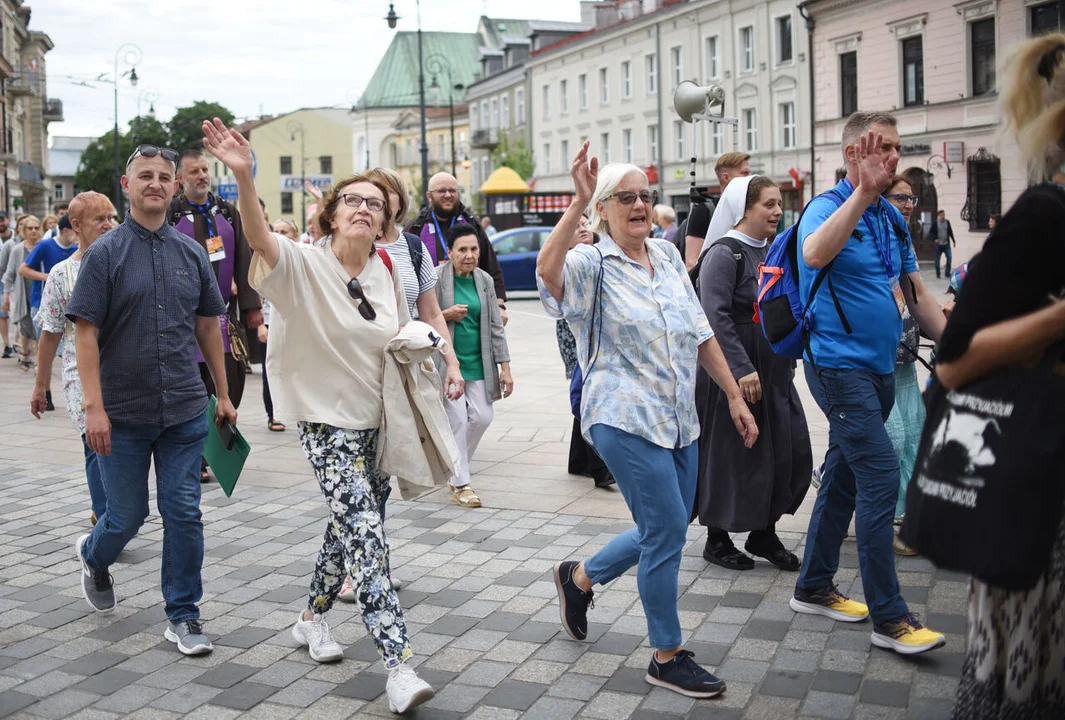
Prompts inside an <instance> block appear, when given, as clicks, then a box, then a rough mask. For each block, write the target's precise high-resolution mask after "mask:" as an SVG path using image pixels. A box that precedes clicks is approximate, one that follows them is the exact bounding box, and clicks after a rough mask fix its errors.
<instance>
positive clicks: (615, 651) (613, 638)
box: [589, 632, 643, 657]
mask: <svg viewBox="0 0 1065 720" xmlns="http://www.w3.org/2000/svg"><path fill="white" fill-rule="evenodd" d="M642 637H643V636H636V635H624V634H622V633H611V632H608V633H606V634H605V635H603V636H602V637H601V638H599V639H598V640H596V641H595V642H594V643H592V644H591V645H590V646H589V649H590V650H591V651H592V652H598V653H607V654H609V655H625V656H626V657H627V656H629V655H631V654H632V653H633V652H635V651H636V648H638V647H640V644H641V642H642Z"/></svg>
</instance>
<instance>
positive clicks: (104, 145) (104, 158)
mask: <svg viewBox="0 0 1065 720" xmlns="http://www.w3.org/2000/svg"><path fill="white" fill-rule="evenodd" d="M215 117H218V118H221V119H222V120H223V122H225V123H226V124H227V125H228V124H232V122H233V113H231V112H229V110H227V109H226V108H224V107H222V106H221V105H219V104H218V103H209V102H204V101H199V102H196V103H194V104H193V105H191V106H189V107H185V108H178V110H177V112H175V113H174V117H173V118H171V119H170V122H168V123H163V122H160V121H159V120H156V119H155V118H153V117H150V116H147V115H142V116H140V117H135V118H133V120H132V121H130V124H129V130H127V131H126V132H124V133H120V134H119V136H118V156H119V166H120V167H119V172H120V173H121V172H122V171H123V170H124V169H125V168H124V167H122V164H123V163H125V162H126V158H128V157H129V156H130V155H131V154H133V151H134V149H136V147H137V146H138V145H143V144H150V145H158V146H159V147H169V148H173V149H175V150H177V151H179V152H181V151H182V150H187V149H189V148H190V147H202V143H201V142H200V140H201V139H202V138H203V131H202V130H201V129H200V125H201V124H202V123H203V121H204V120H206V119H209V118H215ZM114 141H115V133H114V131H113V130H111V131H109V132H107V133H104V135H103V136H102V137H100V138H98V139H97V140H96V142H94V143H92V144H91V145H89V147H88V148H86V149H85V152H83V153H82V155H81V165H80V166H79V167H78V172H77V174H76V175H75V176H74V187H76V188H78V189H79V190H95V191H96V192H100V193H103V194H104V195H107V196H108V197H112V196H113V194H114V190H113V187H114V186H113V184H112V183H113V174H112V173H113V172H114V166H115V147H114Z"/></svg>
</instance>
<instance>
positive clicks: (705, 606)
mask: <svg viewBox="0 0 1065 720" xmlns="http://www.w3.org/2000/svg"><path fill="white" fill-rule="evenodd" d="M720 600H721V598H719V597H717V596H715V595H701V594H699V593H693V592H686V593H684V594H683V595H681V596H680V600H679V601H678V602H677V609H678V610H691V611H694V612H703V613H708V612H710V611H711V610H713V609H714V608H715V607H717V605H718V602H719V601H720Z"/></svg>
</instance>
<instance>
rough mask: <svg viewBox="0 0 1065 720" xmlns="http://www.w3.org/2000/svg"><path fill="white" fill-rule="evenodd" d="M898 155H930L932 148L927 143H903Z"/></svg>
mask: <svg viewBox="0 0 1065 720" xmlns="http://www.w3.org/2000/svg"><path fill="white" fill-rule="evenodd" d="M899 154H900V155H931V154H932V146H931V145H929V144H928V143H919V142H915V143H903V145H902V152H900V153H899Z"/></svg>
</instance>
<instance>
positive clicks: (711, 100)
mask: <svg viewBox="0 0 1065 720" xmlns="http://www.w3.org/2000/svg"><path fill="white" fill-rule="evenodd" d="M714 107H720V108H721V114H720V115H711V114H710V109H711V108H714ZM673 110H674V111H675V112H676V113H677V115H678V116H679V117H680V119H681V120H683V121H684V122H686V123H691V124H692V125H695V124H696V121H698V120H702V121H703V122H708V123H711V124H713V125H731V126H732V127H733V133H732V138H733V144H734V145H735V142H736V129H737V128H738V127H739V124H740V121H739V119H738V118H727V117H725V116H724V114H725V88H723V87H721V86H720V85H696V84H695V83H693V82H692V81H691V80H684V81H683V82H681V83H680V84H679V85H677V89H676V90H675V91H674V92H673ZM693 135H694V133H693ZM694 148H695V143H694V142H693V143H692V149H693V150H694ZM696 163H697V159H696V157H695V154H694V153H693V154H692V158H691V173H690V174H691V191H690V194H691V195H692V197H693V198H694V197H695V196H696V195H697V193H696V191H695V167H696Z"/></svg>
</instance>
